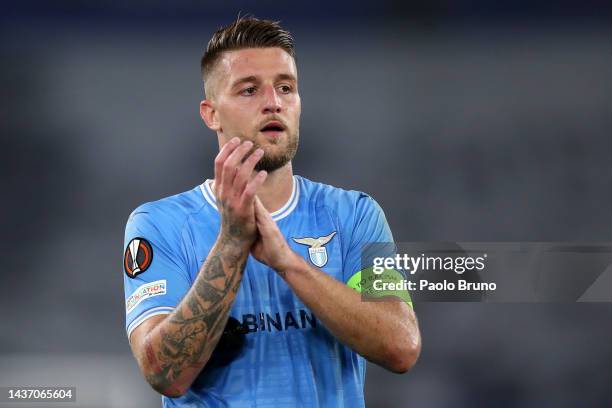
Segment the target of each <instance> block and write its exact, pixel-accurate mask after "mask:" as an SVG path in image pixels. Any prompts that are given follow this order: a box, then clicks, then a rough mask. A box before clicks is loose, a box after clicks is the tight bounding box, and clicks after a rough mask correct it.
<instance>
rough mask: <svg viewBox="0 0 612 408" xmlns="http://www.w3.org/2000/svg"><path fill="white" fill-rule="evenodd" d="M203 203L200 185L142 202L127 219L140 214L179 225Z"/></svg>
mask: <svg viewBox="0 0 612 408" xmlns="http://www.w3.org/2000/svg"><path fill="white" fill-rule="evenodd" d="M204 204H205V201H204V198H203V196H202V192H201V190H200V186H197V187H195V188H192V189H191V190H187V191H184V192H181V193H178V194H174V195H171V196H167V197H164V198H161V199H159V200H155V201H149V202H146V203H143V204H141V205H139V206H138V207H136V209H134V211H132V213H131V214H130V218H129V219H132V218H133V217H135V216H136V215H140V214H142V215H147V216H148V218H150V219H151V220H156V221H158V222H170V223H172V224H174V225H180V224H182V223H183V222H184V221H186V220H187V218H189V217H190V216H191V215H192V214H194V213H196V212H198V211H200V210H201V209H202V207H203V206H204Z"/></svg>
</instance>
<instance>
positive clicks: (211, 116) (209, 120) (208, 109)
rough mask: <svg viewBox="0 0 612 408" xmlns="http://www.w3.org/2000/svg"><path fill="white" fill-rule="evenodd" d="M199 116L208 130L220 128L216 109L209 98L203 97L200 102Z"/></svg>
mask: <svg viewBox="0 0 612 408" xmlns="http://www.w3.org/2000/svg"><path fill="white" fill-rule="evenodd" d="M200 116H201V117H202V120H203V121H204V123H206V126H208V128H209V129H210V130H213V131H215V132H217V131H219V130H220V129H221V124H220V123H219V118H218V115H217V111H216V110H215V107H214V106H213V102H212V101H211V100H210V99H204V100H203V101H202V102H200Z"/></svg>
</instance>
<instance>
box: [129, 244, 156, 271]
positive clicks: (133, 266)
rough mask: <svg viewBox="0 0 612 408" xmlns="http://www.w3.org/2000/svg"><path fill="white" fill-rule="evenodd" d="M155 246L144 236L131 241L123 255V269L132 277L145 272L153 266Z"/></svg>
mask: <svg viewBox="0 0 612 408" xmlns="http://www.w3.org/2000/svg"><path fill="white" fill-rule="evenodd" d="M152 260H153V248H151V244H149V242H148V241H147V240H146V239H144V238H134V239H133V240H131V241H130V243H129V244H128V246H127V248H125V254H124V255H123V269H125V273H126V274H127V276H129V277H130V278H135V277H136V275H138V274H141V273H143V272H144V271H146V270H147V268H148V267H149V266H151V261H152Z"/></svg>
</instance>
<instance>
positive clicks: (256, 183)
mask: <svg viewBox="0 0 612 408" xmlns="http://www.w3.org/2000/svg"><path fill="white" fill-rule="evenodd" d="M266 177H268V173H267V172H266V171H265V170H262V171H260V172H259V173H257V174H256V175H255V177H253V179H251V181H249V182H248V183H247V185H246V187H245V188H244V192H243V193H242V197H240V202H241V206H242V208H247V207H248V206H251V205H253V200H254V199H255V194H257V190H259V187H261V185H262V184H263V183H264V181H266Z"/></svg>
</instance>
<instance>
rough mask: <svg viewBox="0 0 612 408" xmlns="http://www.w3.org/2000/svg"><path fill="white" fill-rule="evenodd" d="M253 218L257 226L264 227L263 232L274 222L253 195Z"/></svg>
mask: <svg viewBox="0 0 612 408" xmlns="http://www.w3.org/2000/svg"><path fill="white" fill-rule="evenodd" d="M255 219H256V222H257V226H258V227H260V228H262V229H264V231H263V232H266V231H267V230H268V228H269V227H270V226H271V225H273V224H274V220H273V219H272V216H271V215H270V213H269V212H268V210H266V207H264V205H263V203H262V202H261V200H260V199H259V197H257V196H255Z"/></svg>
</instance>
